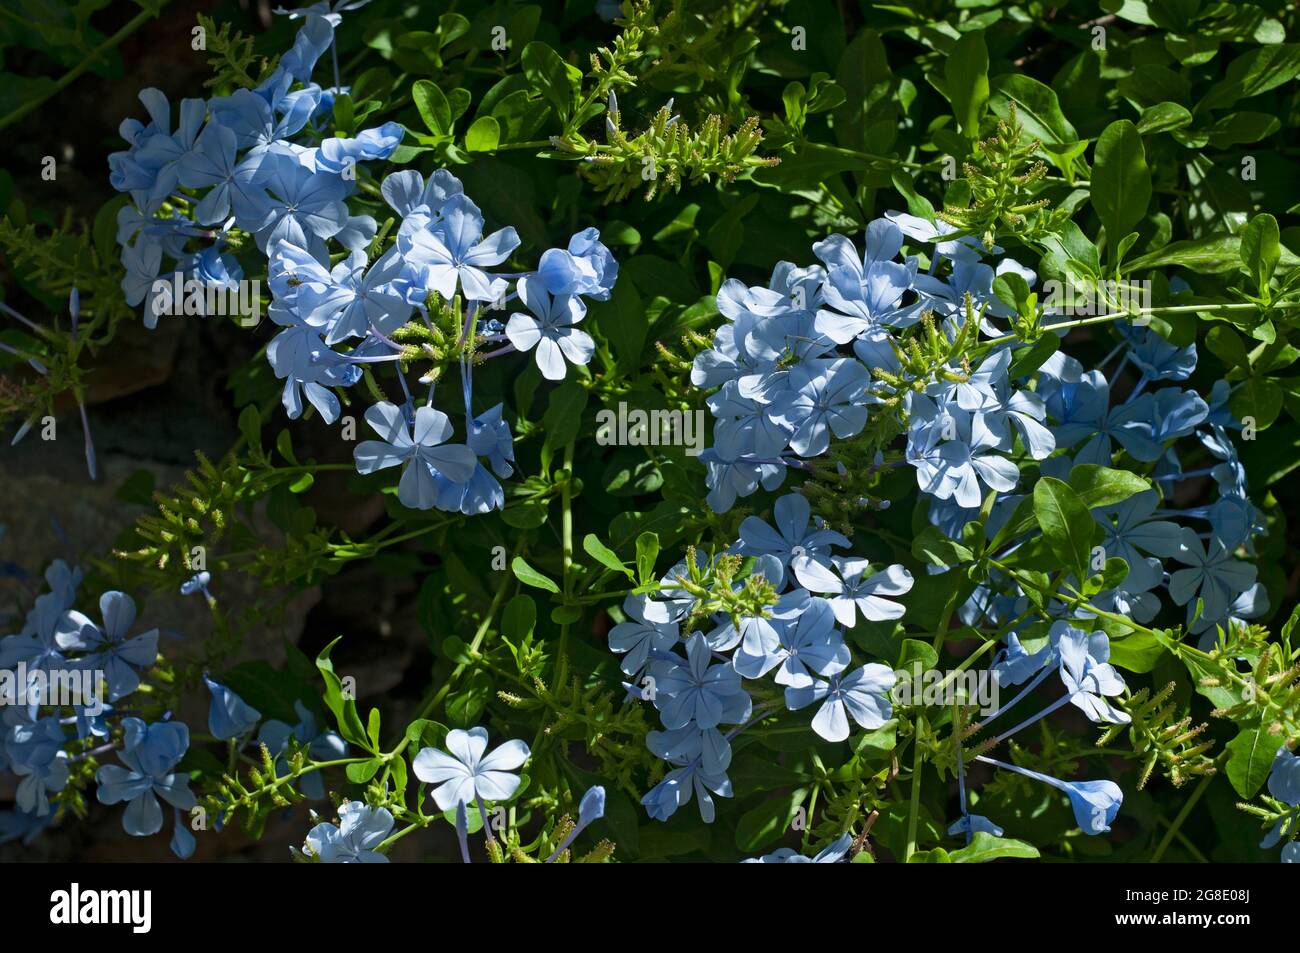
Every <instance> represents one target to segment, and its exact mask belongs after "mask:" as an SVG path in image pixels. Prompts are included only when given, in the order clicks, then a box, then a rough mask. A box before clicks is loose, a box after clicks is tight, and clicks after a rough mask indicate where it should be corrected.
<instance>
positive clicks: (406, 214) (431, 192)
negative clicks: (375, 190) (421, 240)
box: [379, 169, 465, 228]
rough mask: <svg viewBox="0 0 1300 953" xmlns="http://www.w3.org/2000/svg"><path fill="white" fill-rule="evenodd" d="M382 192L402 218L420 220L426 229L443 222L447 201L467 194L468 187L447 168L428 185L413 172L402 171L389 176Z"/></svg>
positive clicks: (439, 170) (439, 172)
mask: <svg viewBox="0 0 1300 953" xmlns="http://www.w3.org/2000/svg"><path fill="white" fill-rule="evenodd" d="M379 191H380V192H381V193H382V194H383V197H384V201H385V202H387V203H388V204H389V206H390V207H391V208H392V209H393V211H395V212H396V213H397V214H398V215H400V216H402V218H403V219H410V218H412V217H413V216H415V217H418V219H419V222H418V224H419V226H420V227H422V228H423V227H428V226H429V225H431V224H436V223H437V222H440V221H441V220H442V211H443V209H444V208H445V207H446V205H447V202H448V201H450V199H451V198H452V196H454V195H462V194H464V192H465V187H464V186H463V185H461V182H460V179H458V178H456V177H455V176H454V175H452V174H451V173H450V172H448V171H447V170H446V169H438V170H437V171H435V172H434V173H433V175H431V176H429V181H428V183H427V184H426V183H425V181H424V178H423V177H422V176H421V175H420V173H418V172H416V171H415V170H414V169H403V170H402V171H401V172H394V173H393V174H392V175H389V176H388V177H386V178H385V179H384V181H383V183H382V184H381V185H380V187H379ZM402 224H403V225H405V224H406V222H403V223H402ZM414 224H415V223H412V227H414Z"/></svg>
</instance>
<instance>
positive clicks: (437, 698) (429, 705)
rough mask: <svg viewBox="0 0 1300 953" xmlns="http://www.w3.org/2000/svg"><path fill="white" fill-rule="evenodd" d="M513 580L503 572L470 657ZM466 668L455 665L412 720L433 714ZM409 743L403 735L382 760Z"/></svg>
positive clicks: (479, 625)
mask: <svg viewBox="0 0 1300 953" xmlns="http://www.w3.org/2000/svg"><path fill="white" fill-rule="evenodd" d="M513 578H514V577H513V576H512V575H511V574H510V573H508V572H503V573H502V574H501V585H500V586H498V587H497V591H496V594H495V595H494V596H493V597H492V604H491V605H489V606H488V610H487V612H485V613H484V614H483V619H482V620H481V621H480V622H479V624H478V629H477V630H475V632H474V639H473V641H471V642H470V644H469V654H470V655H476V654H478V650H479V648H480V647H481V646H482V645H483V639H484V638H485V637H486V636H487V631H488V628H489V626H491V624H492V620H493V618H495V617H496V614H497V609H498V608H500V606H501V600H502V599H504V598H505V594H506V590H508V589H509V588H510V581H511V580H512V579H513ZM467 668H469V663H468V662H460V663H459V664H457V666H456V667H455V668H454V669H452V671H451V675H450V676H448V678H447V680H446V681H445V682H443V683H442V687H441V688H439V689H438V691H437V692H436V693H435V694H434V695H433V697H432V698H430V699H429V700H428V701H427V702H425V704H424V705H422V706H421V707H420V713H419V714H418V715H416V716H415V719H414V720H416V721H419V720H420V719H421V718H428V717H429V716H430V715H431V714H433V712H434V710H435V709H437V707H438V705H440V704H441V703H442V700H443V699H444V698H446V697H447V693H448V692H449V691H451V687H452V686H453V685H454V684H456V679H458V678H460V676H461V675H463V674H464V673H465V669H467ZM410 743H411V738H410V736H409V735H403V736H402V740H401V741H399V742H398V743H397V747H396V748H394V749H393V750H392V751H390V752H389V753H388V754H387V755H385V756H384V760H385V761H392V760H393V759H394V758H396V757H398V756H399V755H400V754H401V753H402V752H403V751H405V750H406V746H407V745H409V744H410Z"/></svg>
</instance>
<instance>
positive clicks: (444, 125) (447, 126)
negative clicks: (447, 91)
mask: <svg viewBox="0 0 1300 953" xmlns="http://www.w3.org/2000/svg"><path fill="white" fill-rule="evenodd" d="M411 98H412V99H413V100H415V108H416V109H417V110H419V112H420V118H421V119H423V120H424V125H425V126H426V127H427V128H428V130H429V131H430V132H431V133H433V134H434V135H435V136H448V135H451V122H452V120H451V106H450V105H449V104H448V102H447V97H446V96H445V95H444V94H443V92H442V90H441V89H439V88H438V84H437V83H435V82H434V81H433V80H431V79H421V80H417V81H416V83H415V85H414V86H412V87H411Z"/></svg>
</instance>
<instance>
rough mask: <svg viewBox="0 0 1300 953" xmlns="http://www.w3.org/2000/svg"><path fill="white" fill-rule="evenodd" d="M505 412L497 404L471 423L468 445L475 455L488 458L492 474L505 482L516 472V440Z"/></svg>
mask: <svg viewBox="0 0 1300 953" xmlns="http://www.w3.org/2000/svg"><path fill="white" fill-rule="evenodd" d="M503 410H504V407H503V406H502V405H501V404H497V405H496V406H495V407H493V408H491V409H490V410H485V411H484V412H483V413H481V414H479V415H478V416H477V417H475V418H474V419H473V420H472V421H470V425H469V441H468V443H469V448H470V449H471V450H473V451H474V453H475V454H477V455H478V456H480V457H487V459H488V464H489V465H490V466H491V467H492V472H493V473H495V474H496V475H497V476H499V477H500V478H501V479H503V480H504V479H505V478H506V477H508V476H510V475H511V474H512V473H514V472H515V471H514V466H513V464H514V462H515V438H514V435H513V434H512V433H511V432H510V424H509V423H508V422H507V421H506V420H505V419H504V418H503V417H502V412H503Z"/></svg>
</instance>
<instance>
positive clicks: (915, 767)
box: [903, 715, 926, 863]
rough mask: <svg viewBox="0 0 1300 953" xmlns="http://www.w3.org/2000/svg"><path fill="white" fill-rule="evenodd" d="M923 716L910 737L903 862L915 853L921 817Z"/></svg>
mask: <svg viewBox="0 0 1300 953" xmlns="http://www.w3.org/2000/svg"><path fill="white" fill-rule="evenodd" d="M925 723H926V722H925V716H923V715H921V716H918V717H917V719H916V735H915V737H914V738H913V739H912V745H913V754H912V800H911V806H910V807H909V808H908V812H907V847H906V848H905V849H904V850H903V863H907V862H908V860H910V859H911V857H912V855H913V854H914V853H916V827H917V824H918V822H919V821H920V818H921V726H922V725H924V724H925Z"/></svg>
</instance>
